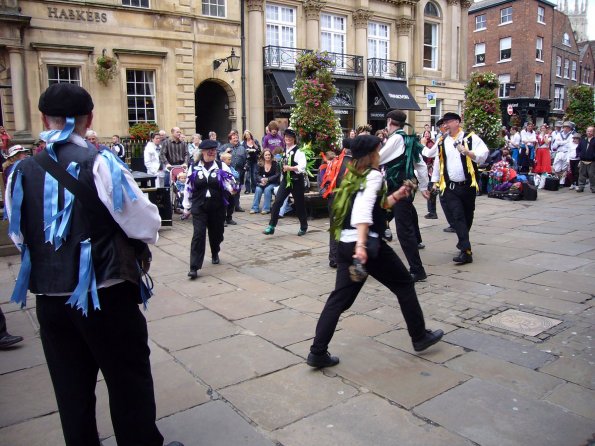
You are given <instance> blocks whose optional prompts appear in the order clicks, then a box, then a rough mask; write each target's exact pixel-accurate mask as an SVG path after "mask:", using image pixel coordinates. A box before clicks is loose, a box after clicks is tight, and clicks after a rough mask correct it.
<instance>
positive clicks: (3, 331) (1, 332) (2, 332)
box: [0, 308, 23, 350]
mask: <svg viewBox="0 0 595 446" xmlns="http://www.w3.org/2000/svg"><path fill="white" fill-rule="evenodd" d="M22 341H23V337H22V336H13V335H11V334H10V333H9V332H8V330H7V328H6V317H4V313H3V312H2V308H0V350H6V349H7V348H9V347H12V346H13V345H15V344H18V343H19V342H22Z"/></svg>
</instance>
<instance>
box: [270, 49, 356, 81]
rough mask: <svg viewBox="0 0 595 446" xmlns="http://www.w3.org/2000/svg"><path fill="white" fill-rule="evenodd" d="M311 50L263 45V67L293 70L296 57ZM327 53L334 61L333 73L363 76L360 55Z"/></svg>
mask: <svg viewBox="0 0 595 446" xmlns="http://www.w3.org/2000/svg"><path fill="white" fill-rule="evenodd" d="M311 52H312V50H306V49H301V48H288V47H283V46H273V45H269V46H265V47H264V48H263V53H264V59H263V60H264V68H265V69H275V68H276V69H284V70H295V62H296V60H297V58H298V57H299V56H300V55H302V54H304V53H311ZM327 54H328V55H329V57H330V58H331V60H332V61H333V62H334V67H331V69H330V71H331V72H332V73H333V74H335V75H338V76H349V77H358V78H363V77H364V58H363V57H362V56H355V55H352V54H341V53H331V52H327Z"/></svg>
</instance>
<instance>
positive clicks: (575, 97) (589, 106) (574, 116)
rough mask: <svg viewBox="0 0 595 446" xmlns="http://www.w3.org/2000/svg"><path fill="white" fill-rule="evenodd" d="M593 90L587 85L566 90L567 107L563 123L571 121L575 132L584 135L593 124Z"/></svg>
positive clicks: (594, 111) (594, 110)
mask: <svg viewBox="0 0 595 446" xmlns="http://www.w3.org/2000/svg"><path fill="white" fill-rule="evenodd" d="M594 113H595V109H594V107H593V88H592V87H589V86H587V85H575V86H572V87H570V88H569V89H568V107H566V114H565V115H564V120H565V121H572V122H574V124H575V125H576V130H577V131H578V132H580V133H585V131H586V130H587V127H589V126H592V125H593V122H594V119H593V118H594Z"/></svg>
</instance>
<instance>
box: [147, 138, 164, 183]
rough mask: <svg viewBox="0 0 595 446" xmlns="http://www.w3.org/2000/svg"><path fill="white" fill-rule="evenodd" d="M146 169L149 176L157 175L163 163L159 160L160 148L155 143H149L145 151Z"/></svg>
mask: <svg viewBox="0 0 595 446" xmlns="http://www.w3.org/2000/svg"><path fill="white" fill-rule="evenodd" d="M143 155H144V160H145V167H146V168H147V173H148V174H149V175H157V172H159V166H160V165H161V161H160V160H159V148H158V147H157V146H156V145H155V143H154V142H153V141H149V142H148V143H147V145H146V146H145V151H144V154H143Z"/></svg>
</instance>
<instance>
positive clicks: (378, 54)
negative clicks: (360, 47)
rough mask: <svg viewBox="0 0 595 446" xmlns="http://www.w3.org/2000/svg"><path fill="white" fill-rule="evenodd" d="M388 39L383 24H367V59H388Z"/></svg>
mask: <svg viewBox="0 0 595 446" xmlns="http://www.w3.org/2000/svg"><path fill="white" fill-rule="evenodd" d="M389 47H390V37H389V32H388V25H386V24H384V23H375V22H370V23H368V57H369V58H378V59H385V60H386V59H388V54H389Z"/></svg>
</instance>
